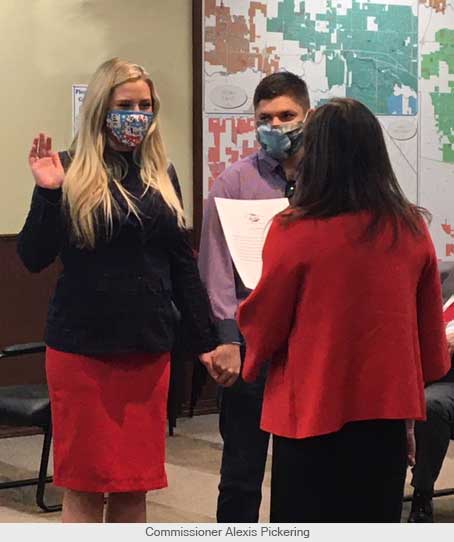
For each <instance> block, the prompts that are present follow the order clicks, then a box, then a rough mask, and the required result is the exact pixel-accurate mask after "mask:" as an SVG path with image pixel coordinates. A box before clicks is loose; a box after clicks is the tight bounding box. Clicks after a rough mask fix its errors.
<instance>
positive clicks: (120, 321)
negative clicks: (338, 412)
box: [18, 58, 216, 522]
mask: <svg viewBox="0 0 454 542" xmlns="http://www.w3.org/2000/svg"><path fill="white" fill-rule="evenodd" d="M158 116H159V99H158V96H157V94H156V90H155V87H154V84H153V83H152V81H151V80H150V78H149V75H148V74H147V73H146V72H145V70H144V69H143V68H142V67H141V66H138V65H136V64H131V63H129V62H126V61H123V60H120V59H118V58H114V59H112V60H109V61H107V62H105V63H104V64H103V65H101V66H100V67H99V69H98V70H97V71H96V73H95V74H94V75H93V78H92V80H91V82H90V84H89V86H88V90H87V94H86V98H85V101H84V104H83V107H82V112H81V119H80V129H79V133H78V135H77V136H76V138H75V140H74V142H73V144H72V146H71V148H70V150H69V151H67V152H65V153H60V154H58V153H55V152H52V143H51V138H50V137H48V136H46V135H45V134H40V135H39V136H38V137H37V138H35V139H34V141H33V145H32V148H31V151H30V155H29V164H30V168H31V171H32V174H33V177H34V179H35V183H36V187H35V190H34V193H33V198H32V203H31V209H30V212H29V214H28V217H27V220H26V223H25V226H24V228H23V229H22V231H21V233H20V235H19V243H18V252H19V255H20V257H21V258H22V261H23V262H24V264H25V266H26V267H27V268H28V269H29V270H30V271H32V272H39V271H41V270H42V269H44V268H45V267H47V266H48V265H50V264H51V263H52V262H53V261H54V260H55V259H56V258H57V257H59V258H60V260H61V262H62V264H63V271H62V273H61V275H60V277H59V280H58V283H57V286H56V290H55V294H54V296H53V298H52V300H51V302H50V306H49V312H48V317H47V325H46V334H45V340H46V344H47V352H46V370H47V378H48V385H49V392H50V397H51V405H52V419H53V428H54V483H55V484H56V485H58V486H61V487H64V488H65V494H64V499H63V514H62V518H63V521H66V522H100V521H102V520H103V513H104V494H108V499H107V510H106V516H105V519H106V521H115V522H143V521H145V519H146V516H145V494H146V491H148V490H151V489H158V488H162V487H165V486H166V485H167V479H166V473H165V469H164V454H165V419H166V402H167V390H168V382H169V357H170V356H169V351H170V350H171V348H172V344H173V339H174V325H175V316H174V310H172V300H175V303H176V304H177V306H178V309H179V310H180V311H181V312H182V314H183V317H184V318H185V319H186V322H187V323H188V325H189V326H190V327H191V336H192V337H193V339H194V344H193V345H192V347H193V350H194V352H195V353H198V354H203V353H205V355H204V356H202V358H203V359H204V360H205V362H206V363H208V364H209V363H210V360H211V354H210V352H211V351H212V350H213V349H214V348H215V346H216V342H215V337H214V336H213V333H212V330H211V321H210V315H209V302H208V298H207V296H206V294H205V292H204V290H203V287H202V285H201V282H200V279H199V275H198V272H197V268H196V264H195V261H194V258H193V255H192V250H191V246H190V244H189V241H188V236H187V233H186V230H185V227H184V217H183V210H182V206H181V202H180V199H179V194H178V193H177V192H178V190H179V188H178V181H177V179H176V174H175V170H174V169H173V167H172V166H169V164H168V161H167V158H166V154H165V151H164V146H163V143H162V139H161V136H160V132H159V125H158Z"/></svg>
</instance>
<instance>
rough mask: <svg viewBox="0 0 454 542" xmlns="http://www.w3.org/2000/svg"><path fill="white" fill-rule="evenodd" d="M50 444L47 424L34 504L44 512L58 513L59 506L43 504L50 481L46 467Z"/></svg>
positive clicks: (50, 428) (50, 438) (50, 439)
mask: <svg viewBox="0 0 454 542" xmlns="http://www.w3.org/2000/svg"><path fill="white" fill-rule="evenodd" d="M51 442H52V425H51V424H49V425H48V427H47V428H46V429H45V431H44V442H43V451H42V454H41V463H40V466H39V475H38V487H37V490H36V504H37V505H38V506H39V507H40V508H41V509H42V510H44V511H45V512H58V511H59V510H61V509H62V507H61V505H60V504H54V505H48V504H46V503H45V502H44V493H45V491H46V482H48V481H52V478H50V477H48V476H47V467H48V465H49V454H50V445H51Z"/></svg>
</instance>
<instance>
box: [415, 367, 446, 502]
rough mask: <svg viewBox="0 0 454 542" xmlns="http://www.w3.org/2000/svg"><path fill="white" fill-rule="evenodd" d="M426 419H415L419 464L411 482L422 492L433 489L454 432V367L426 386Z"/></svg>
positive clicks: (429, 491) (428, 491)
mask: <svg viewBox="0 0 454 542" xmlns="http://www.w3.org/2000/svg"><path fill="white" fill-rule="evenodd" d="M424 394H425V397H426V409H427V421H425V422H416V424H415V437H416V465H415V466H414V468H413V479H412V482H411V484H412V486H413V487H414V488H415V489H416V490H418V491H421V492H424V493H432V492H433V489H434V484H435V481H436V479H437V478H438V475H439V474H440V470H441V467H442V465H443V460H444V458H445V456H446V452H447V451H448V446H449V440H450V439H451V438H453V436H454V371H453V370H451V371H450V372H449V373H448V374H447V375H446V377H445V378H443V379H442V380H440V381H439V382H434V383H433V384H429V385H428V386H427V388H426V389H425V390H424Z"/></svg>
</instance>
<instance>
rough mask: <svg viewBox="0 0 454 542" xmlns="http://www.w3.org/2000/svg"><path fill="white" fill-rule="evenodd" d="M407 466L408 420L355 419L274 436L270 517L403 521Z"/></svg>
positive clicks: (292, 520) (285, 520) (304, 520)
mask: <svg viewBox="0 0 454 542" xmlns="http://www.w3.org/2000/svg"><path fill="white" fill-rule="evenodd" d="M406 470H407V443H406V436H405V422H404V421H403V420H370V421H361V422H353V423H348V424H346V425H345V426H344V427H343V428H342V429H341V430H340V431H337V432H336V433H330V434H328V435H322V436H317V437H310V438H304V439H288V438H282V437H276V436H274V435H273V468H272V481H271V521H272V522H276V523H277V522H281V523H307V522H324V523H331V522H336V523H341V522H349V523H363V522H366V523H368V522H379V523H380V522H396V523H397V522H400V516H401V512H402V497H403V491H404V483H405V474H406Z"/></svg>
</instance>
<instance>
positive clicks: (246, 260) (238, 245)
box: [214, 198, 288, 289]
mask: <svg viewBox="0 0 454 542" xmlns="http://www.w3.org/2000/svg"><path fill="white" fill-rule="evenodd" d="M214 199H215V202H216V207H217V211H218V215H219V219H220V221H221V225H222V229H223V231H224V236H225V240H226V242H227V246H228V247H229V251H230V255H231V257H232V260H233V263H234V264H235V267H236V269H237V271H238V274H239V275H240V277H241V280H242V281H243V284H244V285H245V286H246V288H250V289H254V288H255V287H256V286H257V283H258V281H259V279H260V276H261V274H262V250H263V245H264V243H265V239H266V235H267V233H268V229H269V227H270V226H271V222H272V219H273V217H274V216H275V215H277V214H278V213H280V212H281V211H283V210H284V209H286V208H287V207H288V199H287V198H277V199H261V200H237V199H226V198H214Z"/></svg>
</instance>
